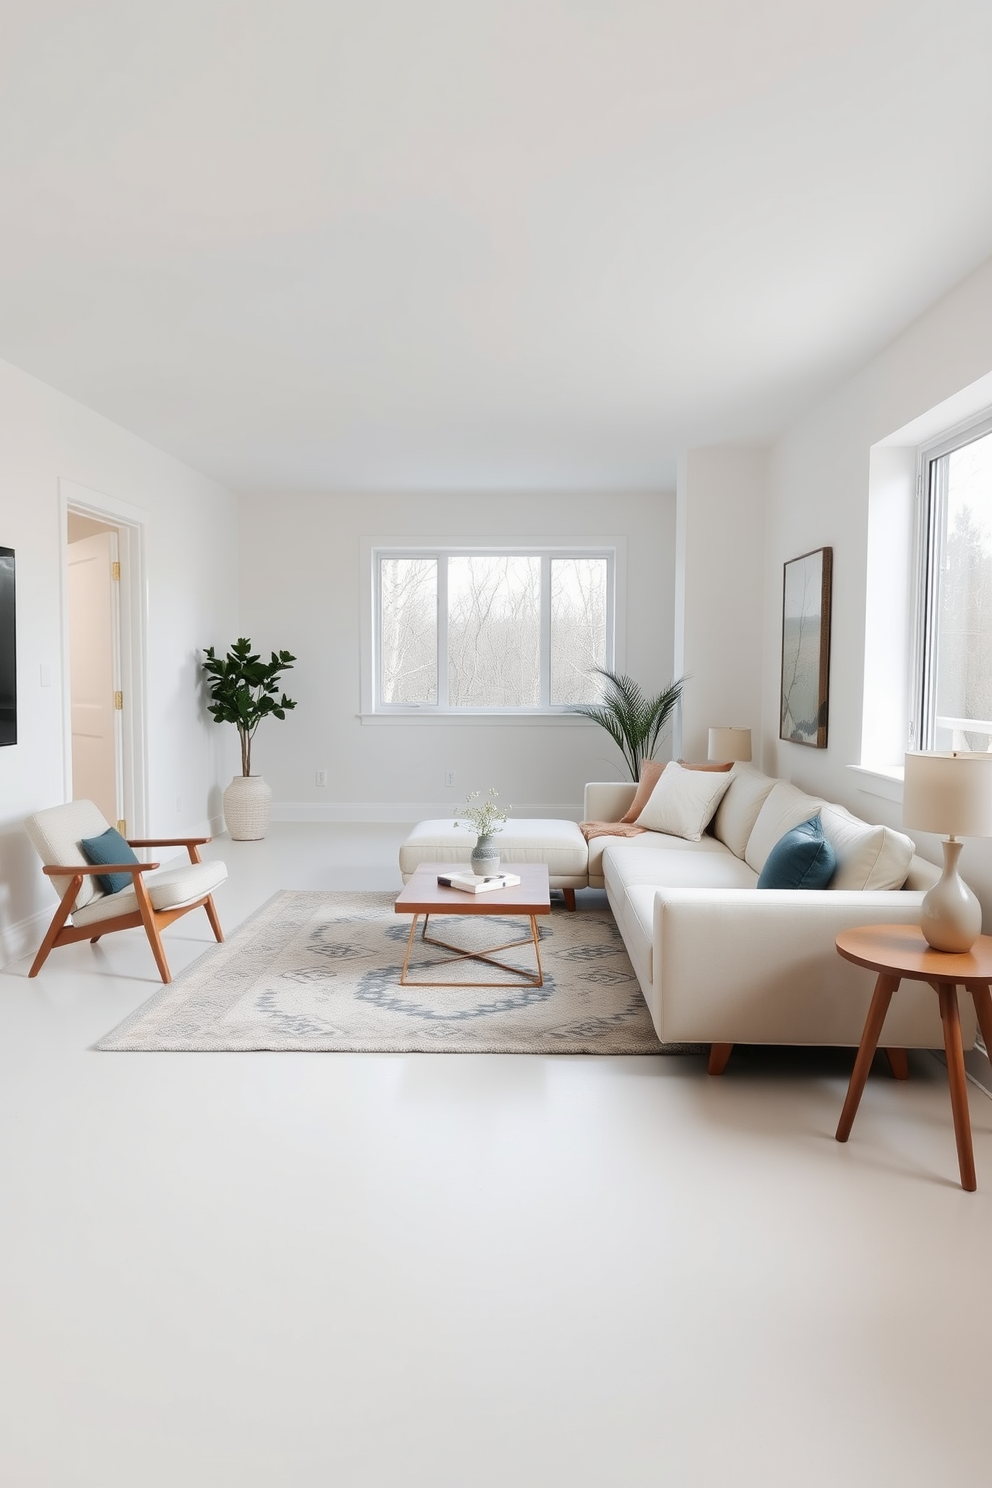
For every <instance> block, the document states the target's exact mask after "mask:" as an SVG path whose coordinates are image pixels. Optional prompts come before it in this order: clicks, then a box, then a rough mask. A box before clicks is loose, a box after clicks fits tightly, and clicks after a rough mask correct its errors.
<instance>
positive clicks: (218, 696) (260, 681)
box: [203, 636, 296, 842]
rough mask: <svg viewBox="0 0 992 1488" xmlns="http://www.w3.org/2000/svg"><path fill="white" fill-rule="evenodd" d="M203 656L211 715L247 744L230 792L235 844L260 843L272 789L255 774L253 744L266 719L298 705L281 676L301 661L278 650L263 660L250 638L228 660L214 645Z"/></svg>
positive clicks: (228, 816) (227, 804)
mask: <svg viewBox="0 0 992 1488" xmlns="http://www.w3.org/2000/svg"><path fill="white" fill-rule="evenodd" d="M203 656H204V660H203V670H204V672H205V673H206V675H207V691H208V692H209V694H210V699H211V700H210V702H209V703H208V704H207V707H208V711H209V712H210V715H211V717H212V718H213V720H214V722H215V723H233V724H234V726H235V728H236V729H237V731H238V739H239V740H240V743H241V774H240V775H235V777H234V779H233V780H232V781H231V784H230V785H229V786H228V787H227V789H226V791H225V792H224V820H225V822H226V823H227V829H228V831H229V832H230V834H231V836H232V838H233V839H234V841H235V842H257V841H258V840H259V839H260V838H262V837H264V836H265V833H266V831H267V830H268V825H269V808H270V805H271V802H272V790H271V787H270V786H269V785H267V784H266V782H265V781H264V780H263V778H262V776H261V775H253V774H252V772H251V746H252V741H253V739H254V737H255V730H256V729H257V728H258V726H259V724H260V723H261V722H262V719H263V718H285V717H286V714H287V713H288V712H289V711H290V709H291V708H295V707H296V704H295V702H294V701H293V699H292V698H290V697H287V696H286V694H285V693H283V694H282V696H281V697H280V695H279V678H280V676H281V675H282V673H283V672H285V671H289V670H290V669H291V668H292V665H293V662H294V661H295V660H296V657H295V656H293V655H291V654H290V652H289V651H273V652H272V657H271V660H269V661H263V660H262V658H261V656H260V655H259V654H258V653H257V652H255V651H253V650H252V648H251V641H250V640H248V639H247V638H246V637H245V636H241V637H240V638H239V639H238V640H237V641H235V643H234V645H233V646H232V647H231V649H230V651H228V653H227V655H226V656H218V655H217V654H216V652H215V651H214V648H213V646H208V647H207V648H206V650H205V651H204V653H203Z"/></svg>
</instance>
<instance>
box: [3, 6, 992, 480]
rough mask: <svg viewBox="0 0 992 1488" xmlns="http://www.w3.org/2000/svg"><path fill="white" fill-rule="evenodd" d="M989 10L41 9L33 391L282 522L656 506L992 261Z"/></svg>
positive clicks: (33, 106)
mask: <svg viewBox="0 0 992 1488" xmlns="http://www.w3.org/2000/svg"><path fill="white" fill-rule="evenodd" d="M990 54H992V6H989V5H988V3H987V0H893V3H884V0H753V3H752V4H749V5H747V6H744V5H741V4H740V3H739V0H696V3H694V4H693V5H691V6H687V5H685V4H684V3H682V4H677V3H674V0H652V3H645V0H585V3H583V4H578V5H577V4H575V3H574V0H473V3H471V4H465V3H464V0H418V3H417V4H416V5H410V4H408V3H404V0H360V3H359V0H348V3H343V0H281V3H280V4H279V5H276V4H275V3H270V0H254V3H252V0H248V3H246V0H168V3H166V0H146V3H143V4H142V5H137V6H136V5H133V4H129V3H128V0H92V3H89V4H87V5H86V6H79V5H78V4H77V3H76V0H34V3H33V4H32V5H30V6H26V5H21V6H8V7H4V9H3V13H2V14H0V137H2V138H3V139H4V141H5V145H4V149H3V151H2V154H0V234H2V240H3V243H4V254H3V267H2V270H0V356H3V357H5V358H7V359H8V360H10V361H11V362H13V363H14V364H15V365H17V366H20V367H22V368H24V369H25V370H27V371H28V372H31V373H32V374H34V375H35V376H37V377H39V378H41V379H43V380H44V381H45V382H47V383H49V384H51V385H53V386H55V387H57V388H59V389H61V390H63V391H64V392H66V393H68V394H70V395H71V396H72V397H75V398H77V399H79V400H80V401H81V402H83V403H84V404H86V405H88V406H89V407H91V408H94V409H96V410H98V411H99V412H101V413H103V414H105V415H106V416H108V417H109V418H111V419H113V420H115V421H116V422H118V423H119V424H121V425H123V426H124V427H126V428H128V429H131V430H132V431H134V432H136V433H138V434H140V435H142V436H143V437H144V438H146V439H148V440H149V441H151V442H152V443H153V444H155V445H157V446H158V447H160V448H162V449H164V450H167V451H169V452H170V453H172V454H174V455H176V456H178V457H179V458H180V459H182V460H184V461H185V462H186V463H188V464H189V465H191V466H193V467H194V468H195V469H198V470H200V471H202V472H204V473H205V474H208V475H210V476H212V477H214V478H215V479H216V480H218V481H221V482H222V483H223V484H225V485H226V486H228V487H229V488H232V489H235V490H239V491H243V492H250V491H272V490H281V491H299V492H305V491H348V492H360V491H363V490H380V491H387V490H388V491H403V490H432V491H440V490H462V489H465V490H484V489H487V488H488V489H538V490H549V489H559V490H605V491H609V490H617V489H624V490H647V489H659V488H671V487H672V486H673V485H674V476H675V463H674V462H675V460H676V458H677V456H678V454H679V452H680V451H681V450H683V449H685V448H687V447H691V446H695V445H705V444H712V443H720V442H726V441H743V442H757V443H760V442H764V441H767V440H768V439H770V438H773V437H774V436H775V435H776V434H777V433H778V432H779V431H781V430H782V429H783V428H785V427H787V426H788V424H789V423H791V422H792V421H793V420H794V419H795V418H796V417H797V416H798V415H799V414H800V413H801V411H802V410H803V409H804V408H805V407H806V406H807V405H808V404H809V403H810V402H811V401H812V400H814V399H815V398H817V397H819V396H821V395H822V394H823V392H824V391H825V390H826V389H827V388H829V387H830V386H831V385H833V384H834V383H835V382H837V381H839V380H840V379H841V378H843V377H845V376H846V375H848V374H849V373H850V372H851V371H852V370H853V369H854V368H856V367H857V366H859V365H861V364H862V363H863V362H864V361H866V360H867V359H868V357H870V356H871V355H872V354H873V353H874V352H876V351H877V350H878V349H879V348H880V347H881V346H883V345H885V344H886V343H887V342H888V341H889V340H890V339H891V338H892V337H893V336H894V335H895V334H896V332H897V331H898V330H899V329H900V328H901V327H902V326H904V325H905V324H907V323H908V322H909V321H910V320H911V319H913V318H914V317H915V316H916V315H918V314H919V313H920V312H921V311H922V310H923V309H925V308H926V306H928V305H929V304H931V303H932V302H933V301H934V300H936V299H937V298H938V297H939V296H940V295H941V294H942V293H943V292H944V291H945V290H947V289H948V288H949V287H950V286H951V285H952V284H954V283H955V282H957V281H958V280H959V279H961V278H962V277H963V276H964V275H965V274H967V273H968V272H969V271H970V270H971V269H973V268H974V267H975V266H976V265H977V264H979V263H980V262H982V261H983V260H984V259H985V258H987V257H988V256H989V254H990V252H992V193H990V192H989V190H988V182H989V180H990V179H992V90H990V89H989V88H988V84H987V61H988V57H989V55H990Z"/></svg>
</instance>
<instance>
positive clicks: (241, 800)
mask: <svg viewBox="0 0 992 1488" xmlns="http://www.w3.org/2000/svg"><path fill="white" fill-rule="evenodd" d="M271 804H272V788H271V786H268V785H266V783H265V781H264V780H263V778H262V776H261V775H235V777H234V779H233V780H232V781H231V783H230V785H229V786H228V787H227V790H226V791H225V792H224V820H225V822H226V823H227V830H228V832H230V834H231V837H232V838H233V839H234V841H235V842H257V841H259V839H260V838H262V837H264V836H265V834H266V832H267V831H268V828H269V807H270V806H271Z"/></svg>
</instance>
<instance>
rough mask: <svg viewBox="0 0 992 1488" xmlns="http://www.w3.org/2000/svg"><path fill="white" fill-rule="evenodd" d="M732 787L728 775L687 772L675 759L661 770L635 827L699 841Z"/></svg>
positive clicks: (696, 771)
mask: <svg viewBox="0 0 992 1488" xmlns="http://www.w3.org/2000/svg"><path fill="white" fill-rule="evenodd" d="M729 784H730V775H729V774H726V773H713V772H712V771H710V770H686V769H684V768H683V767H682V766H681V765H678V764H676V763H675V761H674V760H673V761H672V763H671V764H669V765H666V766H665V768H664V770H663V771H662V774H661V778H660V780H659V781H658V784H657V785H656V786H655V788H654V790H653V791H652V792H651V797H650V799H649V801H648V803H647V805H646V806H645V807H644V809H643V810H642V812H641V814H640V816H639V817H638V818H637V823H636V825H637V826H639V827H647V828H648V830H649V831H651V832H667V833H668V834H669V836H671V837H684V838H685V839H686V841H687V842H699V841H701V839H702V835H703V832H704V831H705V830H706V827H707V825H708V824H709V821H710V818H711V817H712V815H713V813H714V811H715V810H716V808H717V806H718V805H719V803H720V798H721V796H722V795H723V793H724V791H725V790H726V789H727V786H728V785H729Z"/></svg>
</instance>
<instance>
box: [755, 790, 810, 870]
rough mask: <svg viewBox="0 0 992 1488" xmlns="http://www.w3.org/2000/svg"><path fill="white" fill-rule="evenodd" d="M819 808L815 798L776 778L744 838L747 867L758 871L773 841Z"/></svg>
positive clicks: (808, 817)
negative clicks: (747, 836) (745, 839)
mask: <svg viewBox="0 0 992 1488" xmlns="http://www.w3.org/2000/svg"><path fill="white" fill-rule="evenodd" d="M822 807H823V802H822V801H821V800H820V799H819V798H818V797H816V796H808V795H807V794H806V792H805V791H801V790H800V789H799V788H798V786H795V785H790V783H789V782H788V781H787V780H776V782H775V784H774V785H773V787H772V789H771V790H770V791H769V792H768V795H767V796H766V798H765V801H764V804H763V805H762V807H761V810H760V811H759V812H758V818H757V820H756V822H755V824H754V826H753V827H752V829H751V835H750V837H749V838H748V839H747V847H746V849H745V851H744V861H745V863H746V864H747V865H748V867H749V868H753V869H754V871H755V873H760V872H761V870H762V868H764V866H765V859H766V858H767V856H768V854H769V853H770V852H771V850H772V848H773V847H774V846H775V844H776V842H778V841H779V840H780V839H781V838H782V837H784V836H785V834H786V832H791V831H792V829H793V827H798V825H799V823H800V822H804V821H809V819H810V817H811V816H815V815H816V813H817V812H818V811H820V810H821V809H822Z"/></svg>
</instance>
